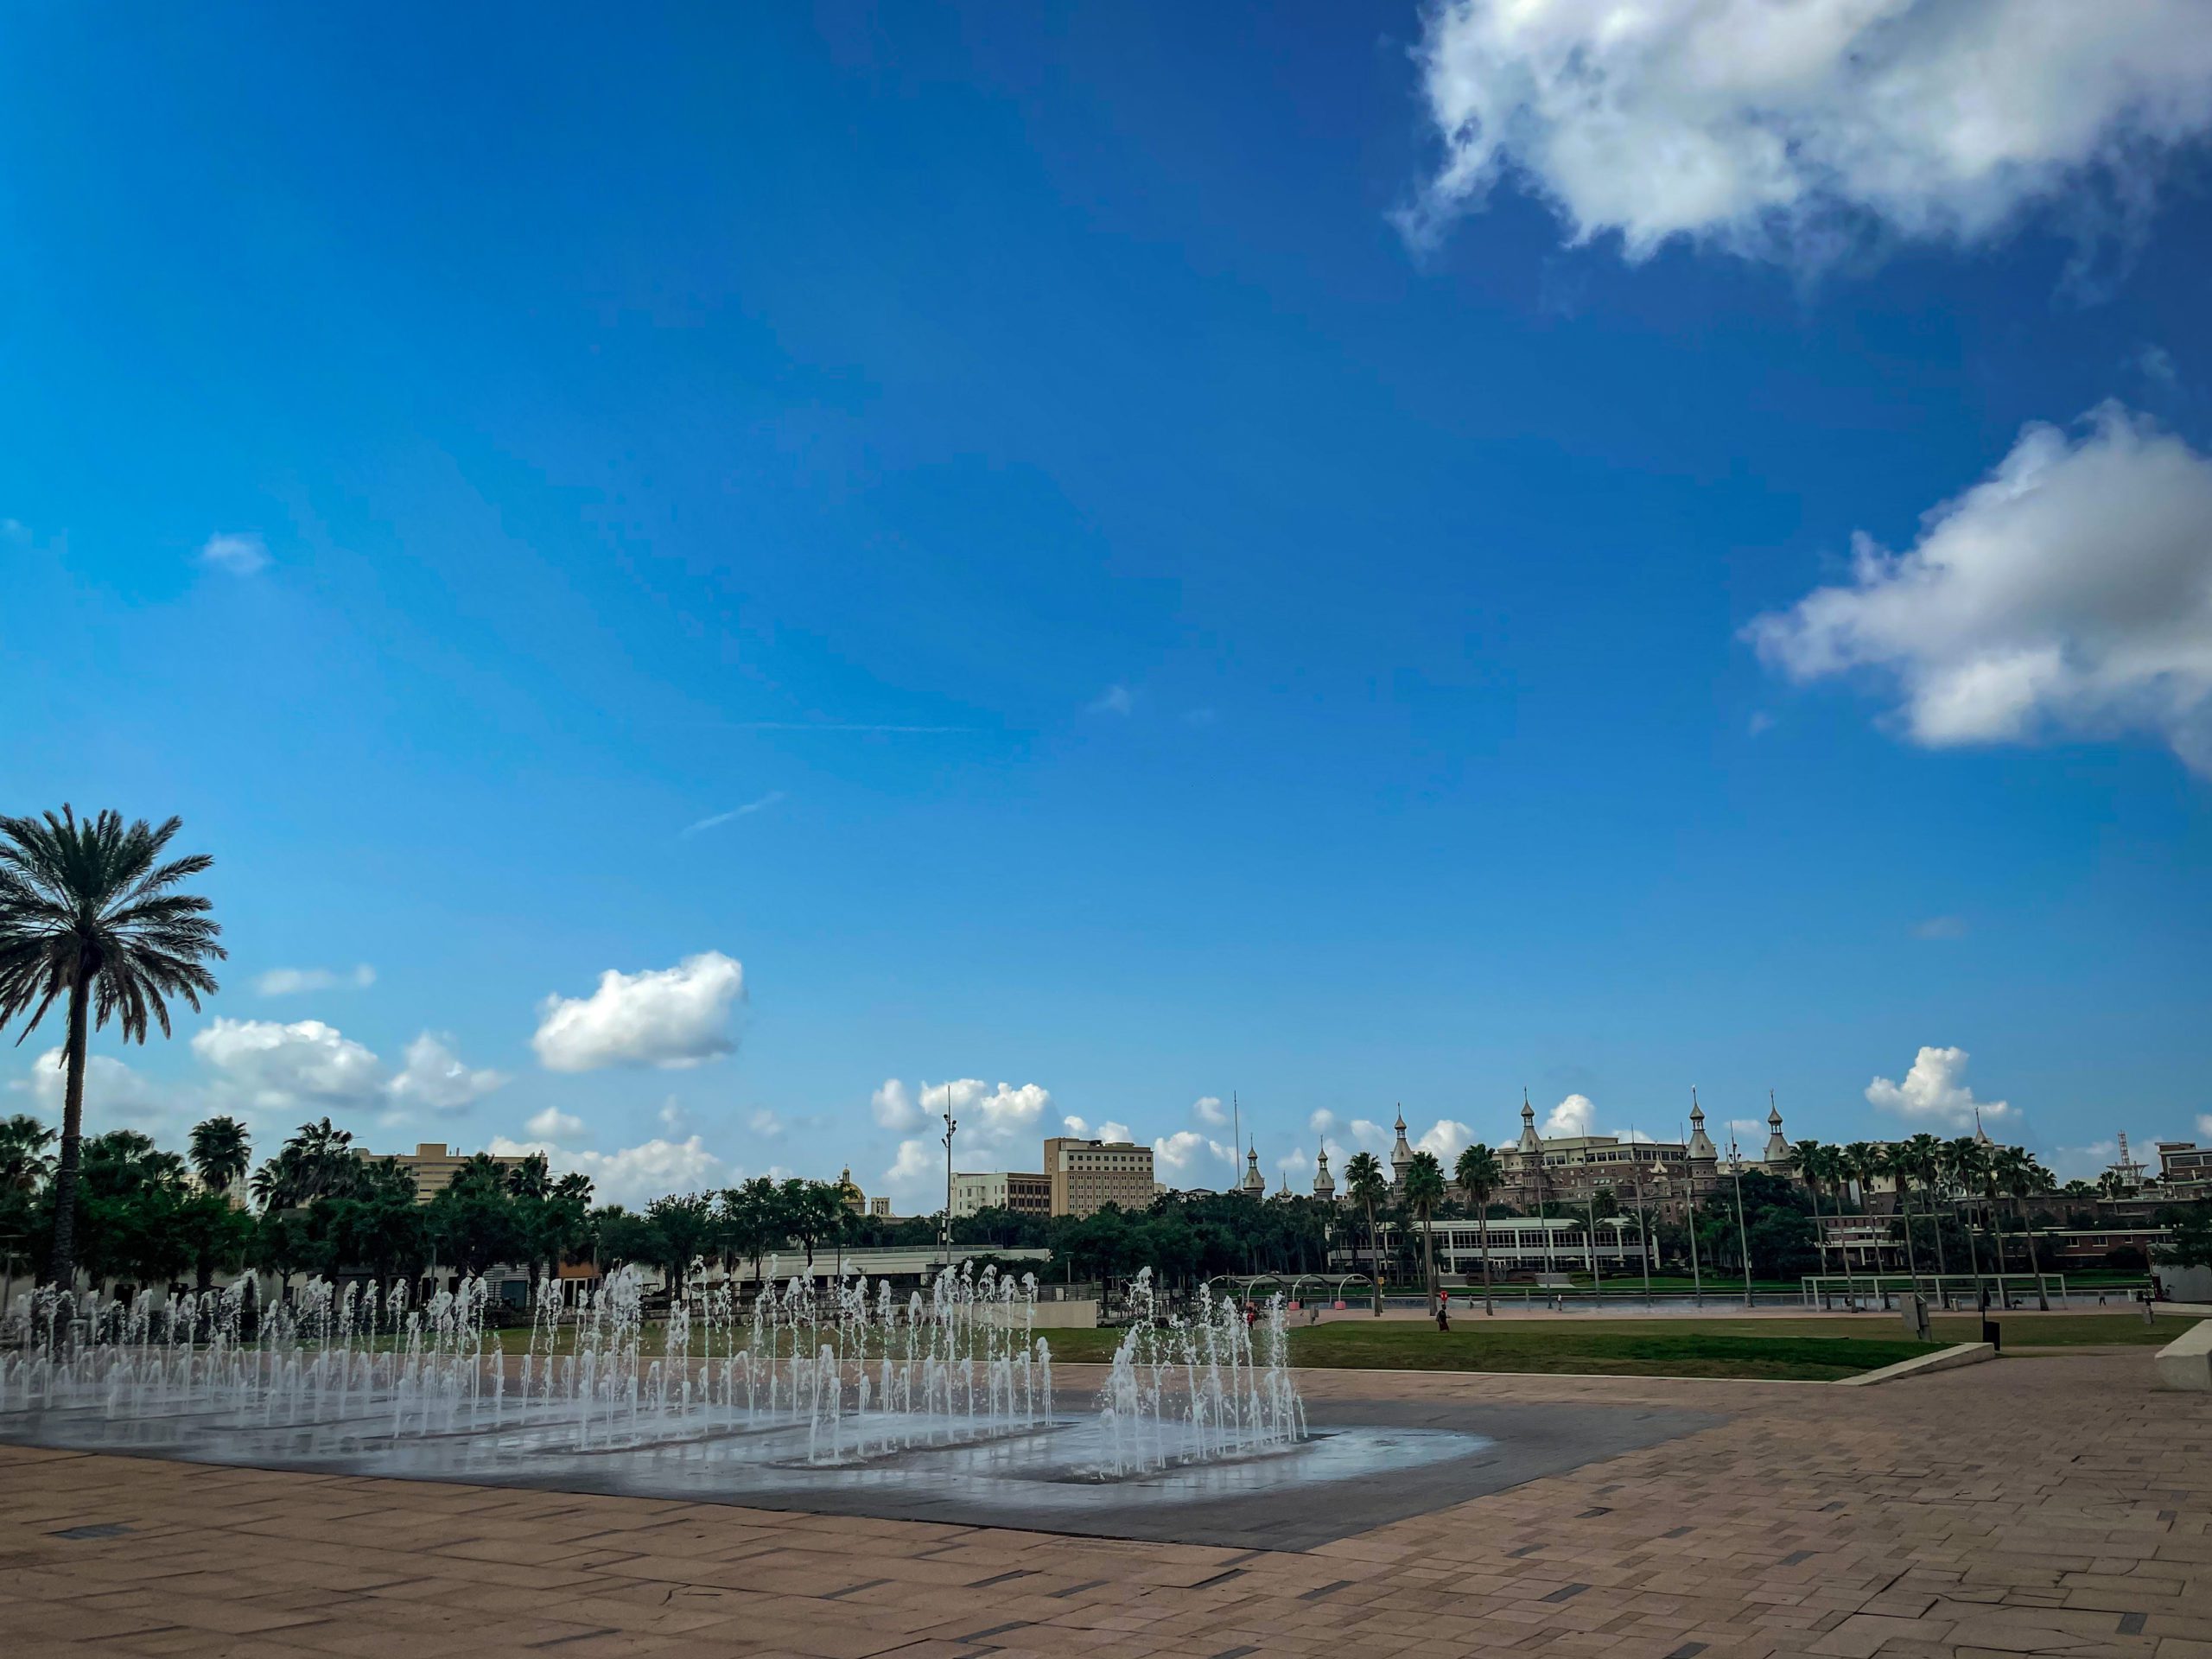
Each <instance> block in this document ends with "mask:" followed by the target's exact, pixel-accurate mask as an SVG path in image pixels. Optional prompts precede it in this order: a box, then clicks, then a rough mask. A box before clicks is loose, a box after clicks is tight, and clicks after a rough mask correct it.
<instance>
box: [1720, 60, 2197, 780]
mask: <svg viewBox="0 0 2212 1659" xmlns="http://www.w3.org/2000/svg"><path fill="white" fill-rule="evenodd" d="M2205 33H2206V35H2207V37H2208V38H2212V29H2206V31H2205ZM1748 633H1749V637H1750V638H1751V640H1752V642H1753V643H1754V644H1755V645H1757V646H1758V650H1759V653H1760V655H1761V656H1762V657H1764V658H1766V660H1767V661H1769V662H1770V663H1771V664H1775V665H1777V666H1778V667H1779V668H1781V669H1782V670H1783V671H1784V672H1786V673H1788V674H1789V676H1790V677H1792V678H1794V679H1797V680H1800V681H1805V680H1813V679H1818V678H1820V677H1823V676H1827V675H1834V674H1841V673H1846V672H1848V671H1852V670H1854V669H1871V670H1874V671H1878V672H1880V673H1884V674H1886V675H1889V676H1891V677H1893V678H1894V679H1895V681H1896V683H1897V686H1898V689H1899V690H1900V691H1901V693H1902V696H1903V709H1902V713H1903V716H1904V725H1905V728H1906V730H1907V731H1908V732H1909V733H1910V734H1911V736H1912V737H1913V739H1914V740H1915V741H1918V742H1921V743H1924V744H1930V745H1942V744H1958V743H1993V742H2013V741H2023V740H2025V739H2029V738H2032V737H2034V736H2036V735H2037V734H2039V733H2041V732H2042V731H2044V730H2045V729H2056V730H2062V731H2070V732H2080V733H2088V734H2098V733H2105V732H2111V731H2115V730H2120V729H2122V728H2135V729H2142V730H2149V731H2152V732H2155V733H2157V734H2158V735H2159V736H2160V737H2162V738H2163V739H2164V741H2166V742H2167V743H2169V744H2171V746H2172V747H2173V748H2174V750H2175V752H2176V753H2178V754H2179V755H2180V756H2181V758H2182V759H2183V761H2184V762H2186V763H2187V764H2188V765H2189V766H2191V767H2193V768H2195V769H2196V771H2199V772H2212V460H2208V459H2207V458H2206V457H2205V456H2202V455H2200V454H2197V453H2196V451H2195V450H2193V449H2191V448H2190V447H2189V446H2188V445H2187V444H2185V443H2183V442H2181V440H2180V439H2178V438H2176V437H2174V436H2172V435H2170V434H2167V433H2164V432H2161V431H2159V430H2158V429H2157V428H2156V427H2155V426H2153V425H2152V423H2151V422H2150V421H2148V420H2147V419H2144V418H2140V417H2138V416H2134V415H2132V414H2130V413H2129V412H2128V411H2127V410H2125V409H2122V408H2121V407H2120V405H2119V404H2104V405H2103V406H2101V408H2099V409H2096V410H2093V411H2091V413H2090V414H2089V415H2088V416H2087V417H2085V420H2084V423H2083V424H2082V429H2080V430H2079V431H2078V432H2077V433H2076V434H2075V435H2072V436H2070V437H2069V435H2068V434H2066V433H2064V432H2062V431H2060V430H2059V429H2057V428H2056V427H2054V426H2044V425H2033V426H2030V427H2028V428H2027V429H2025V430H2024V431H2023V432H2022V433H2021V434H2020V437H2019V441H2018V442H2017V443H2015V444H2014V445H2013V447H2012V453H2011V454H2008V455H2006V456H2005V459H2004V460H2003V461H2001V462H1999V465H1998V467H1997V469H1996V470H1995V471H1994V472H1993V473H1992V474H1990V475H1989V476H1988V477H1987V478H1986V479H1984V480H1982V481H1981V482H1980V483H1979V484H1977V485H1975V486H1974V487H1973V488H1972V489H1970V490H1968V491H1967V493H1965V494H1963V495H1961V496H1960V497H1959V498H1958V499H1956V500H1954V501H1948V502H1945V503H1944V504H1943V505H1941V506H1938V507H1936V509H1935V510H1934V511H1933V512H1930V513H1929V514H1928V515H1927V517H1926V518H1925V520H1924V522H1923V529H1922V531H1921V536H1920V539H1919V541H1918V543H1916V545H1915V546H1914V547H1913V548H1912V550H1910V552H1907V553H1903V554H1893V553H1891V552H1888V551H1886V550H1884V549H1883V548H1881V547H1878V546H1877V545H1876V544H1875V543H1873V542H1872V540H1871V539H1869V538H1868V537H1865V536H1863V535H1862V536H1860V537H1859V538H1858V540H1857V543H1856V544H1855V548H1854V551H1853V575H1852V581H1851V583H1850V585H1849V586H1847V587H1837V588H1820V589H1818V590H1816V591H1815V592H1814V593H1812V594H1808V595H1807V596H1806V597H1805V598H1804V599H1802V600H1801V601H1799V602H1798V603H1797V604H1796V605H1795V606H1794V607H1791V608H1790V609H1789V610H1788V611H1786V612H1783V613H1779V614H1775V615H1770V616H1764V617H1761V618H1759V619H1758V620H1757V621H1755V622H1754V623H1752V624H1751V627H1750V629H1749V630H1748Z"/></svg>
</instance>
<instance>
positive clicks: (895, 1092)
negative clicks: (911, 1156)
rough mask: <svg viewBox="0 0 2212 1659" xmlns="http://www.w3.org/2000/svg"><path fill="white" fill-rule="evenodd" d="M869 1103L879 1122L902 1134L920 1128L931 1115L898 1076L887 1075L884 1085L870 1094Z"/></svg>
mask: <svg viewBox="0 0 2212 1659" xmlns="http://www.w3.org/2000/svg"><path fill="white" fill-rule="evenodd" d="M868 1105H869V1109H871V1110H873V1111H874V1114H875V1121H876V1122H878V1123H880V1124H881V1125H882V1126H883V1127H884V1128H887V1129H895V1130H898V1131H899V1133H900V1134H904V1133H906V1131H907V1130H909V1129H918V1128H921V1127H922V1124H923V1122H925V1120H926V1119H927V1118H928V1116H929V1114H928V1113H927V1112H925V1111H924V1110H923V1109H921V1107H920V1106H919V1105H918V1103H916V1102H915V1100H914V1097H913V1096H912V1095H910V1094H908V1093H907V1092H906V1084H903V1083H901V1082H899V1079H898V1078H896V1077H886V1078H885V1079H884V1080H883V1084H882V1086H881V1087H880V1088H879V1089H877V1090H876V1091H875V1092H874V1094H873V1095H871V1096H868Z"/></svg>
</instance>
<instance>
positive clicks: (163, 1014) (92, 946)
mask: <svg viewBox="0 0 2212 1659" xmlns="http://www.w3.org/2000/svg"><path fill="white" fill-rule="evenodd" d="M180 828H181V820H179V819H176V818H170V819H169V820H168V822H166V823H163V824H162V825H161V826H160V827H159V828H158V829H156V828H154V827H151V826H149V824H148V823H146V821H145V820H144V819H143V818H141V819H139V820H137V822H135V823H131V824H130V825H129V826H128V827H126V826H125V825H124V822H123V819H122V817H121V816H120V815H119V814H118V813H115V812H109V811H103V812H100V813H99V814H98V815H96V816H95V817H90V818H87V819H85V820H83V821H82V822H79V820H78V818H77V817H76V815H75V814H74V813H73V812H72V811H71V810H70V809H69V808H68V807H67V806H64V807H63V808H62V809H61V812H60V816H59V817H56V816H55V815H54V813H51V812H48V813H47V814H45V815H44V817H42V818H30V817H21V818H15V817H0V1027H6V1026H9V1025H11V1024H13V1023H14V1022H15V1021H16V1020H18V1019H21V1020H23V1021H24V1025H23V1029H22V1034H21V1035H19V1036H18V1037H17V1038H16V1041H18V1042H21V1041H22V1039H23V1038H24V1037H28V1036H29V1034H30V1033H32V1032H34V1031H35V1030H36V1029H37V1028H38V1025H39V1022H40V1021H41V1020H43V1019H44V1018H45V1017H46V1012H47V1010H48V1008H50V1007H53V1006H54V1002H55V1001H56V1000H57V999H61V1000H65V1001H66V1014H65V1020H66V1025H65V1028H64V1032H63V1035H62V1043H61V1065H62V1066H63V1069H64V1071H65V1075H66V1081H65V1082H64V1084H63V1091H62V1104H61V1147H60V1156H59V1158H58V1160H57V1161H56V1163H55V1166H54V1247H53V1249H52V1250H51V1252H50V1253H49V1255H48V1274H49V1275H50V1276H51V1277H52V1278H53V1280H54V1281H55V1282H56V1283H59V1284H61V1285H64V1286H67V1285H68V1284H71V1283H73V1281H74V1280H75V1278H76V1274H77V1232H76V1228H77V1219H78V1217H77V1184H78V1172H79V1163H80V1160H81V1159H82V1156H83V1150H84V1130H85V1063H86V1052H87V1048H88V1046H89V1044H90V1042H91V1039H92V1032H93V1031H94V1030H97V1029H103V1028H105V1027H106V1025H107V1023H108V1021H109V1020H111V1019H112V1020H114V1021H115V1022H116V1027H117V1029H118V1032H119V1033H121V1035H122V1038H123V1040H124V1042H126V1043H131V1042H137V1043H143V1042H144V1041H145V1040H146V1032H147V1028H148V1026H149V1023H150V1024H152V1025H157V1026H159V1027H161V1032H162V1036H164V1037H166V1036H168V1034H169V1010H168V1001H167V999H168V998H169V997H172V996H174V997H179V998H181V999H182V1000H183V1001H185V1002H187V1003H188V1004H189V1005H190V1006H191V1007H192V1008H193V1009H194V1011H195V1012H196V1011H197V1010H198V1009H199V1007H200V998H201V997H202V996H204V995H213V994H214V991H215V988H216V986H215V976H214V975H213V973H211V972H210V971H209V970H208V968H207V963H208V962H209V961H210V960H211V959H213V960H220V959H221V958H222V957H223V956H224V954H225V952H224V950H223V947H222V946H221V945H220V944H218V943H217V942H216V941H217V938H218V936H219V934H220V932H221V929H220V928H219V927H218V926H217V925H216V924H215V923H213V921H210V920H209V919H208V917H207V912H208V911H209V909H210V908H212V906H210V905H209V903H208V901H207V899H204V898H201V897H200V895H199V894H197V893H184V892H181V891H180V890H179V889H180V887H181V884H182V883H183V882H185V881H186V880H188V879H190V878H191V877H193V876H195V875H198V874H200V872H202V871H203V870H205V869H207V868H208V866H209V865H210V864H211V863H212V862H213V860H211V859H210V858H208V857H207V855H206V854H204V853H195V854H193V855H190V856H188V857H185V858H178V859H171V860H169V861H168V862H166V863H164V862H162V855H163V853H164V852H165V851H166V850H167V849H168V843H169V842H170V841H171V840H172V839H174V838H175V835H176V832H177V830H178V829H180Z"/></svg>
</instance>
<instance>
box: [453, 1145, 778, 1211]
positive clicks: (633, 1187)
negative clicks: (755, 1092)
mask: <svg viewBox="0 0 2212 1659" xmlns="http://www.w3.org/2000/svg"><path fill="white" fill-rule="evenodd" d="M490 1150H491V1152H492V1154H493V1155H494V1156H495V1157H500V1158H521V1157H526V1156H527V1155H529V1154H531V1153H533V1152H542V1153H543V1154H545V1162H546V1166H547V1167H549V1168H550V1169H551V1170H552V1172H553V1173H555V1174H556V1175H567V1174H571V1173H575V1174H583V1175H588V1176H590V1177H591V1183H592V1196H593V1198H594V1201H595V1202H597V1203H600V1204H619V1205H624V1206H626V1208H629V1209H632V1210H639V1209H643V1208H644V1207H645V1205H648V1204H651V1203H652V1201H653V1200H654V1199H655V1198H661V1197H664V1196H665V1195H667V1194H669V1193H671V1192H677V1193H682V1192H713V1191H715V1190H717V1189H719V1188H721V1187H724V1186H728V1185H729V1184H730V1183H731V1182H732V1181H733V1180H734V1179H736V1178H737V1176H738V1174H739V1172H738V1171H737V1170H735V1169H734V1168H732V1167H731V1166H728V1165H727V1164H725V1163H723V1162H722V1160H721V1159H719V1158H717V1157H716V1156H715V1154H713V1153H711V1152H709V1151H708V1150H707V1147H706V1143H705V1142H704V1141H701V1140H700V1138H699V1137H698V1136H697V1135H693V1136H691V1137H690V1139H689V1140H686V1141H663V1140H660V1139H658V1138H655V1139H653V1140H651V1141H644V1142H642V1143H640V1144H639V1145H638V1146H634V1147H623V1148H622V1150H621V1151H620V1152H584V1151H578V1150H576V1149H575V1148H574V1147H563V1146H560V1145H558V1144H557V1143H556V1142H554V1141H550V1140H549V1139H540V1140H536V1141H511V1140H509V1139H507V1137H506V1136H505V1135H500V1136H499V1137H497V1138H496V1139H494V1140H493V1142H492V1145H491V1147H490Z"/></svg>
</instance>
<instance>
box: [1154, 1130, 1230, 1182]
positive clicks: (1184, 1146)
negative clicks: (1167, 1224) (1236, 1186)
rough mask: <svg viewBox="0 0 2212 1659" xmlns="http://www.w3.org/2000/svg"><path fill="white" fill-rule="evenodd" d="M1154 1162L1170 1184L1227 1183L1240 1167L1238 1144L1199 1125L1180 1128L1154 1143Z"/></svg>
mask: <svg viewBox="0 0 2212 1659" xmlns="http://www.w3.org/2000/svg"><path fill="white" fill-rule="evenodd" d="M1152 1165H1153V1168H1154V1170H1156V1171H1158V1172H1159V1174H1160V1179H1162V1180H1164V1181H1166V1183H1167V1184H1168V1185H1171V1186H1174V1185H1206V1184H1211V1182H1213V1181H1216V1180H1219V1181H1222V1182H1224V1183H1226V1182H1227V1181H1229V1180H1230V1179H1233V1178H1234V1176H1235V1173H1236V1168H1237V1158H1236V1147H1231V1146H1225V1145H1224V1144H1223V1143H1222V1142H1221V1141H1215V1140H1211V1139H1209V1138H1208V1137H1207V1136H1205V1135H1201V1134H1199V1133H1198V1131H1197V1130H1196V1129H1178V1130H1176V1131H1175V1133H1174V1134H1173V1135H1162V1136H1160V1139H1159V1140H1157V1141H1154V1142H1153V1143H1152ZM1217 1166H1219V1167H1217ZM1224 1171H1226V1172H1227V1173H1224Z"/></svg>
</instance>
